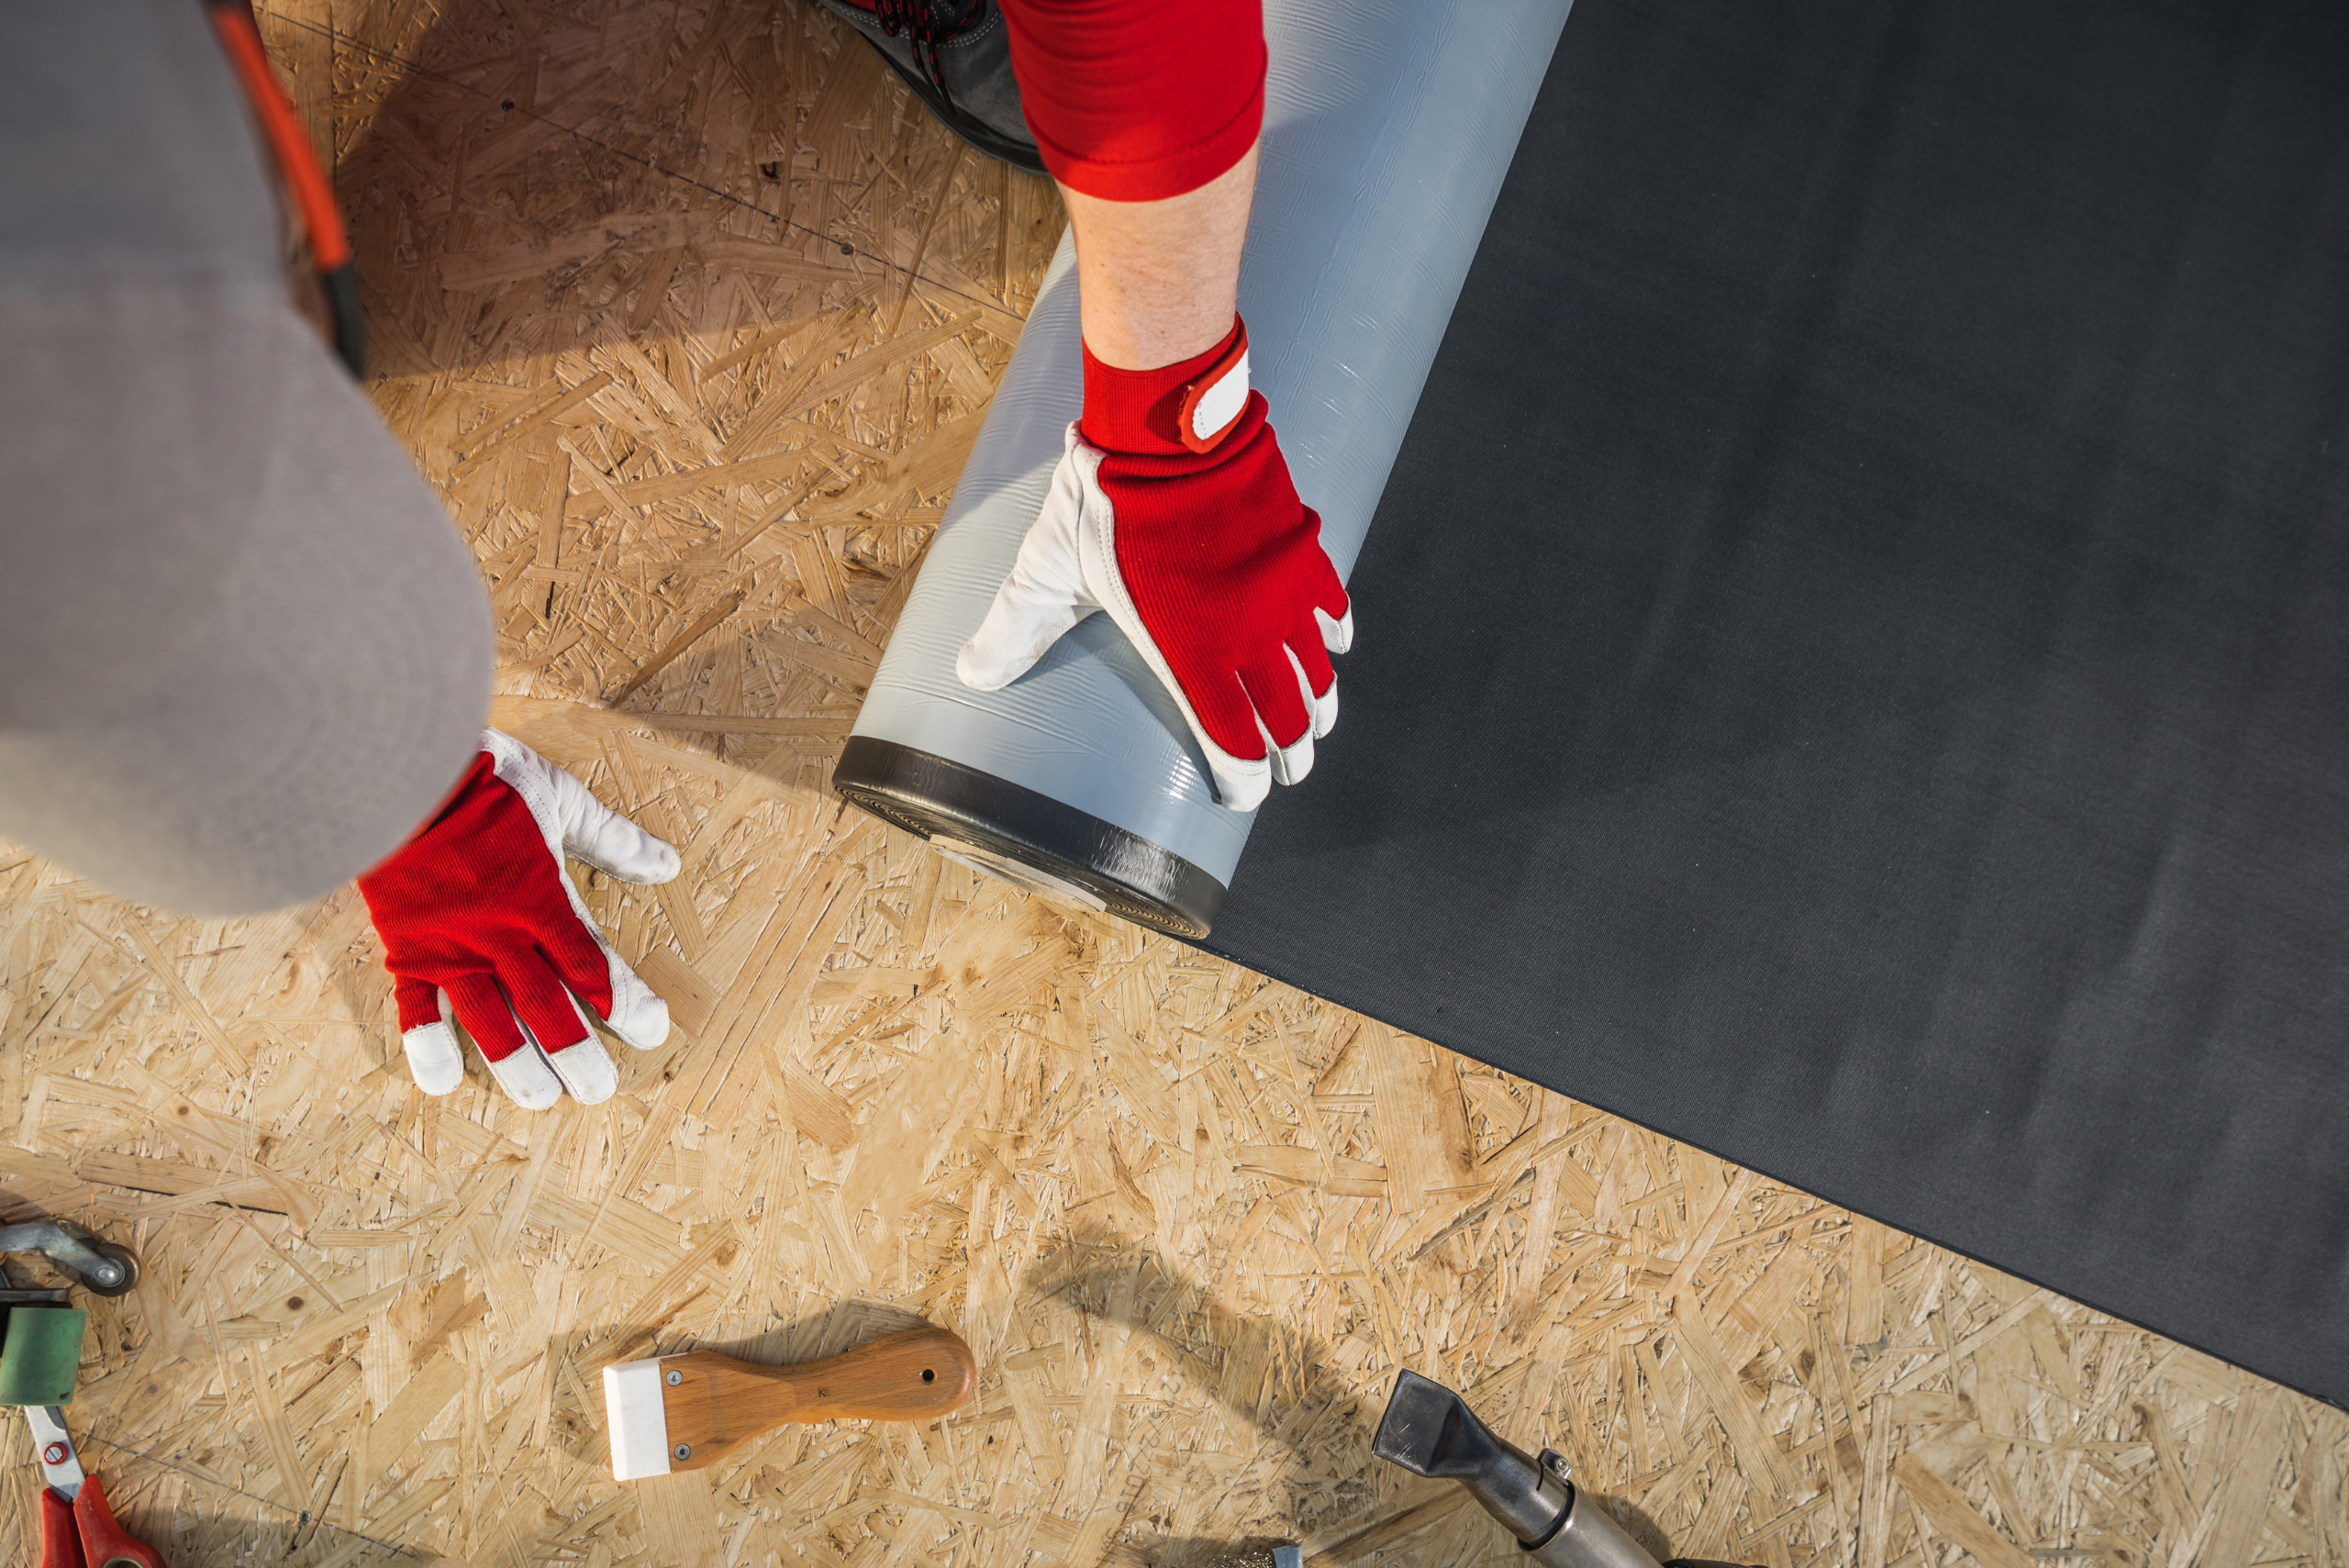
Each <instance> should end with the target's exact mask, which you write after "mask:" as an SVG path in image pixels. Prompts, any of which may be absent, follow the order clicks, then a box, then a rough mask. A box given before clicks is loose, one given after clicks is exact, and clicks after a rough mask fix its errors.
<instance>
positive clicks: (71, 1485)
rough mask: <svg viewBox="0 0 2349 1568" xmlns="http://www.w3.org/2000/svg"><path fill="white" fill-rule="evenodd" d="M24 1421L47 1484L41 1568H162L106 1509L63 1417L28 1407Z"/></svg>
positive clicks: (157, 1555)
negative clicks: (28, 1427)
mask: <svg viewBox="0 0 2349 1568" xmlns="http://www.w3.org/2000/svg"><path fill="white" fill-rule="evenodd" d="M25 1421H26V1424H27V1425H28V1426H30V1427H31V1428H32V1433H33V1447H34V1449H35V1451H37V1452H38V1453H39V1458H40V1474H41V1480H42V1481H44V1482H45V1483H47V1485H44V1486H42V1488H41V1493H40V1564H39V1568H163V1554H162V1553H161V1552H160V1551H156V1550H155V1549H154V1548H153V1547H151V1546H150V1545H148V1544H147V1543H146V1542H145V1541H143V1540H136V1539H134V1538H133V1537H131V1536H129V1535H127V1534H125V1533H124V1532H123V1529H122V1527H121V1526H120V1525H118V1524H117V1523H116V1522H115V1518H114V1509H112V1508H111V1507H107V1505H106V1488H105V1487H104V1486H102V1485H99V1483H98V1478H97V1477H96V1476H95V1475H85V1474H83V1471H82V1460H81V1456H80V1455H79V1454H77V1453H75V1452H74V1451H73V1439H72V1435H71V1434H70V1433H68V1432H67V1431H66V1429H65V1412H64V1411H63V1410H62V1409H61V1408H59V1407H57V1406H54V1405H28V1406H26V1407H25Z"/></svg>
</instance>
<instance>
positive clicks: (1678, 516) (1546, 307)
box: [1208, 0, 2349, 1403]
mask: <svg viewBox="0 0 2349 1568" xmlns="http://www.w3.org/2000/svg"><path fill="white" fill-rule="evenodd" d="M2344 83H2349V6H2343V5H2341V4H2340V0H2131V3H2129V4H2120V3H2116V0H1673V3H1672V4H1669V5H1656V4H1653V3H1652V0H1575V6H1574V10H1573V12H1572V14H1571V15H1570V17H1568V20H1567V22H1566V26H1565V32H1564V40H1563V42H1562V43H1561V44H1560V46H1559V50H1558V53H1557V55H1556V57H1555V59H1554V61H1553V64H1552V67H1551V71H1550V74H1549V79H1548V81H1547V83H1546V84H1545V86H1544V88H1543V91H1542V97H1541V101H1540V103H1539V105H1538V106H1537V107H1536V109H1535V111H1534V113H1533V116H1532V117H1531V121H1530V123H1529V124H1528V126H1527V128H1526V131H1525V134H1524V137H1523V139H1522V141H1521V142H1520V147H1519V149H1518V152H1517V155H1516V160H1515V162H1514V164H1513V165H1512V168H1511V172H1510V174H1509V178H1508V184H1507V187H1506V188H1505V190H1504V192H1503V194H1502V195H1501V198H1500V201H1499V205H1498V206H1497V209H1496V211H1495V212H1494V214H1493V217H1492V220H1491V223H1490V225H1489V226H1488V228H1486V233H1485V236H1484V239H1483V240H1482V243H1481V249H1480V250H1479V253H1478V256H1477V259H1476V262H1475V268H1474V269H1473V271H1472V272H1471V274H1470V277H1469V280H1468V283H1467V286H1466V288H1465V290H1464V293H1463V295H1462V297H1461V300H1460V303H1459V305H1458V306H1457V308H1456V309H1455V311H1454V313H1453V317H1452V321H1451V325H1450V328H1449V331H1448V335H1447V337H1446V339H1445V341H1444V344H1443V348H1442V353H1441V355H1440V356H1439V358H1438V361H1437V362H1436V365H1435V367H1434V370H1433V372H1432V373H1431V376H1430V378H1429V381H1428V383H1427V386H1426V390H1425V392H1424V394H1423V395H1421V397H1420V399H1419V407H1418V411H1417V414H1416V416H1415V418H1414V423H1413V425H1412V428H1411V431H1410V434H1409V437H1408V440H1407V442H1406V444H1405V446H1404V448H1403V450H1402V453H1401V455H1400V457H1399V459H1398V460H1397V463H1396V466H1395V469H1394V472H1393V476H1392V478H1391V480H1390V481H1389V483H1388V485H1387V488H1386V495H1385V498H1384V501H1383V503H1382V505H1381V507H1380V510H1379V513H1378V516H1377V518H1376V521H1375V524H1374V526H1373V528H1371V530H1370V533H1369V536H1368V539H1367V541H1366V543H1365V545H1364V551H1363V554H1362V556H1361V559H1360V561H1359V562H1358V563H1357V565H1356V567H1355V569H1354V572H1353V577H1352V580H1351V581H1350V583H1349V584H1348V586H1349V589H1350V591H1351V592H1352V594H1353V598H1354V604H1355V607H1356V610H1357V617H1356V619H1357V622H1358V624H1359V626H1360V628H1361V635H1360V637H1359V638H1358V639H1356V643H1355V647H1354V651H1353V652H1352V653H1350V654H1348V655H1347V656H1346V657H1345V658H1343V659H1341V660H1340V661H1339V662H1338V669H1339V677H1340V679H1341V681H1342V682H1343V684H1344V686H1345V717H1344V718H1343V720H1342V721H1341V723H1340V724H1339V725H1338V727H1337V728H1336V730H1335V732H1334V733H1332V734H1331V735H1330V737H1329V738H1328V739H1326V740H1322V741H1320V742H1319V743H1318V745H1317V748H1316V750H1317V753H1318V762H1317V764H1316V766H1315V768H1314V771H1313V776H1312V777H1311V778H1310V779H1308V780H1307V781H1306V782H1305V783H1304V784H1301V785H1299V786H1298V787H1297V788H1294V789H1277V790H1275V791H1274V792H1273V795H1272V799H1271V800H1270V801H1269V802H1267V803H1266V805H1265V806H1264V809H1263V810H1262V812H1261V813H1260V814H1259V817H1258V821H1257V823H1256V827H1255V831H1254V834H1253V836H1252V841H1251V843H1250V845H1249V847H1248V852H1247V855H1246V857H1245V858H1244V859H1243V860H1242V862H1241V867H1240V871H1239V874H1238V876H1237V877H1236V878H1235V879H1234V884H1233V886H1232V890H1231V895H1230V898H1229V899H1228V900H1227V901H1226V902H1225V905H1224V907H1223V911H1222V914H1221V915H1220V917H1219V918H1218V919H1217V921H1216V926H1215V931H1214V935H1213V937H1212V938H1211V939H1210V941H1209V944H1208V945H1209V946H1211V947H1212V948H1213V949H1214V950H1215V951H1219V952H1221V953H1224V954H1226V955H1228V956H1230V957H1231V958H1233V959H1235V960H1237V961H1239V962H1242V963H1245V964H1247V965H1249V966H1250V967H1252V968H1253V969H1256V970H1259V971H1262V972H1264V973H1271V974H1274V975H1276V976H1279V977H1281V978H1283V979H1285V980H1287V981H1290V982H1292V983H1294V984H1297V985H1299V986H1301V987H1303V988H1305V989H1307V990H1309V991H1312V992H1315V993H1317V994H1319V995H1323V996H1327V997H1330V998H1332V999H1334V1000H1336V1001H1338V1002H1340V1003H1342V1004H1344V1005H1346V1006H1351V1007H1355V1008H1358V1009H1360V1010H1362V1011H1364V1012H1366V1013H1369V1014H1371V1015H1373V1016H1375V1017H1377V1018H1382V1019H1384V1020H1386V1021H1387V1022H1389V1023H1392V1024H1396V1025H1398V1026H1401V1027H1403V1028H1406V1029H1410V1030H1412V1031H1414V1032H1416V1033H1419V1034H1420V1035H1422V1036H1425V1037H1427V1038H1430V1039H1432V1040H1437V1041H1439V1042H1441V1043H1442V1044H1444V1045H1447V1046H1450V1047H1453V1049H1455V1050H1458V1051H1464V1052H1466V1053H1467V1054H1469V1055H1472V1056H1475V1057H1478V1058H1481V1059H1483V1060H1484V1061H1486V1062H1493V1063H1495V1064H1497V1065H1498V1066H1501V1067H1504V1068H1506V1069H1508V1071H1510V1072H1512V1073H1518V1074H1520V1075H1522V1076H1524V1077H1527V1078H1531V1079H1532V1080H1534V1081H1536V1082H1539V1083H1541V1084H1546V1085H1547V1086H1549V1087H1550V1088H1552V1089H1554V1090H1557V1091H1560V1092H1563V1093H1564V1094H1567V1095H1573V1096H1575V1098H1577V1099H1581V1100H1585V1101H1587V1102H1589V1103H1592V1104H1595V1105H1597V1106H1602V1107H1604V1108H1606V1109H1609V1110H1611V1111H1614V1112H1617V1113H1619V1114H1621V1115H1623V1116H1626V1117H1629V1118H1632V1119H1633V1120H1636V1121H1639V1122H1641V1123H1643V1124H1645V1125H1646V1126H1649V1127H1651V1128H1654V1129H1659V1130H1660V1131H1662V1132H1664V1133H1667V1134H1669V1135H1671V1136H1672V1137H1674V1138H1676V1139H1679V1140H1685V1141H1687V1142H1690V1143H1694V1144H1697V1145H1699V1146H1701V1147H1703V1148H1705V1149H1709V1150H1710V1151H1714V1152H1715V1153H1717V1154H1720V1155H1722V1156H1725V1157H1727V1158H1730V1159H1732V1160H1735V1161H1737V1162H1741V1163H1742V1164H1745V1165H1748V1166H1752V1167H1755V1168H1758V1169H1759V1170H1761V1171H1763V1172H1765V1173H1768V1174H1769V1175H1771V1176H1773V1177H1776V1178H1777V1179H1779V1180H1782V1181H1786V1182H1787V1183H1790V1184H1793V1185H1796V1186H1798V1187H1801V1188H1804V1189H1806V1190H1808V1191H1810V1192H1813V1193H1817V1194H1820V1195H1823V1196H1825V1197H1827V1198H1828V1199H1830V1200H1831V1201H1833V1202H1836V1203H1840V1204H1843V1205H1846V1206H1849V1207H1853V1208H1855V1209H1858V1210H1859V1211H1861V1212H1863V1213H1865V1214H1867V1215H1869V1216H1872V1217H1874V1218H1877V1219H1880V1220H1884V1221H1887V1222H1888V1223H1890V1224H1892V1225H1894V1226H1897V1227H1898V1228H1900V1229H1906V1230H1909V1231H1913V1232H1917V1233H1920V1234H1921V1235H1923V1236H1925V1237H1927V1238H1928V1239H1930V1240H1934V1241H1937V1242H1940V1243H1942V1244H1944V1245H1946V1246H1949V1247H1952V1248H1954V1249H1956V1250H1958V1251H1963V1252H1965V1253H1968V1254H1970V1255H1972V1256H1973V1257H1976V1258H1978V1259H1982V1260H1985V1261H1987V1262H1989V1263H1992V1264H1995V1265H1997V1266H1998V1267H1999V1268H2001V1269H2004V1270H2006V1271H2008V1272H2009V1273H2014V1274H2019V1275H2021V1276H2023V1277H2025V1278H2028V1279H2031V1280H2033V1281H2036V1282H2038V1283H2040V1284H2046V1285H2050V1286H2053V1287H2054V1289H2056V1290H2058V1291H2060V1292H2062V1293H2064V1294H2065V1295H2067V1296H2073V1297H2075V1298H2076V1299H2079V1300H2081V1301H2084V1302H2086V1303H2087V1304H2088V1305H2089V1306H2091V1307H2098V1308H2100V1309H2102V1310H2104V1311H2107V1312H2110V1313H2113V1314H2115V1315H2117V1316H2119V1317H2121V1318H2128V1319H2131V1320H2133V1321H2135V1322H2137V1323H2141V1324H2143V1325H2146V1326H2149V1327H2151V1328H2154V1329H2159V1330H2161V1331H2162V1332H2164V1333H2166V1334H2169V1335H2171V1336H2173V1337H2175V1338H2176V1339H2179V1340H2185V1341H2187V1342H2188V1343H2190V1344H2193V1345H2196V1346H2198V1347H2199V1348H2201V1349H2203V1350H2206V1351H2212V1352H2214V1353H2216V1354H2218V1355H2221V1356H2223V1357H2225V1358H2227V1359H2229V1360H2232V1361H2234V1362H2239V1363H2241V1364H2242V1365H2243V1366H2246V1367H2248V1368H2250V1369H2252V1370H2253V1371H2255V1372H2258V1373H2265V1374H2266V1375H2267V1376H2269V1377H2272V1378H2275V1379H2277V1380H2279V1381H2281V1382H2283V1383H2286V1384H2288V1385H2292V1386H2294V1387H2297V1388H2299V1389H2302V1390H2305V1391H2307V1392H2309V1393H2311V1394H2314V1395H2318V1396H2321V1397H2324V1398H2328V1399H2331V1400H2332V1401H2334V1402H2336V1403H2339V1402H2344V1401H2349V1132H2344V1129H2349V1047H2344V1043H2343V1042H2344V1027H2343V1020H2344V1019H2349V90H2344V85H2343V84H2344ZM1279 412H1280V411H1279V409H1278V408H1275V410H1274V417H1275V421H1277V419H1278V417H1279ZM1305 477H1306V476H1304V475H1302V474H1301V475H1300V479H1301V480H1302V479H1304V478H1305ZM1305 498H1306V500H1307V501H1308V502H1310V501H1311V500H1312V498H1313V497H1312V495H1311V491H1310V488H1309V486H1308V487H1307V491H1306V496H1305Z"/></svg>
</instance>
